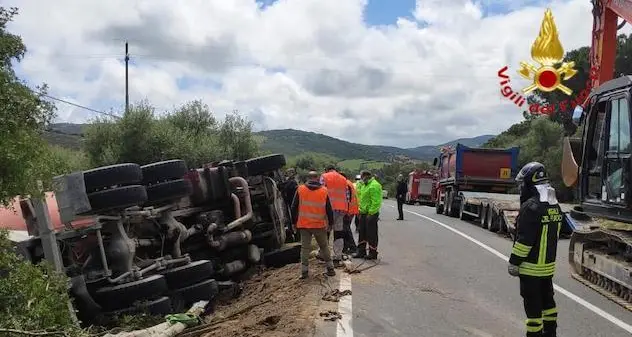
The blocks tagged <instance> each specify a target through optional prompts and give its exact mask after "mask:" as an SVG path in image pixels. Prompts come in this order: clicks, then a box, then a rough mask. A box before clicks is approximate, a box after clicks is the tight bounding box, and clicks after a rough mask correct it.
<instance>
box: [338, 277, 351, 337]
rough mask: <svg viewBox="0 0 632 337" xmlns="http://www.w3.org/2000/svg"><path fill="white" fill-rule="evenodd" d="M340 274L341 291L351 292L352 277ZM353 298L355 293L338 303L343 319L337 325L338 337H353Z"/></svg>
mask: <svg viewBox="0 0 632 337" xmlns="http://www.w3.org/2000/svg"><path fill="white" fill-rule="evenodd" d="M340 274H341V275H340V285H339V290H340V291H345V290H349V291H351V275H349V274H347V273H345V272H344V271H341V272H340ZM352 296H353V293H352V294H351V295H347V296H342V297H340V301H339V302H338V312H339V313H340V315H341V316H342V318H341V319H340V320H339V321H338V324H336V337H353V326H352V324H351V322H352V320H353V303H352Z"/></svg>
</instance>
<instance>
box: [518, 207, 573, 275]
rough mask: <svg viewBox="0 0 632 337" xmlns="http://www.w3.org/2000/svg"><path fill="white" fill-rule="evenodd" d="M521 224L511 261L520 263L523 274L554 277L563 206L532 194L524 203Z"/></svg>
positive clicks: (519, 218) (519, 217) (520, 216)
mask: <svg viewBox="0 0 632 337" xmlns="http://www.w3.org/2000/svg"><path fill="white" fill-rule="evenodd" d="M517 227H518V228H517V233H516V241H515V242H514V244H513V248H512V250H511V257H510V258H509V263H511V264H514V265H517V266H520V275H526V276H533V277H543V278H544V277H552V276H553V274H555V258H556V255H557V241H558V238H559V235H560V229H561V228H562V209H561V208H560V206H559V205H557V204H556V205H549V204H548V203H546V202H540V201H539V200H538V199H537V197H536V198H531V199H529V200H527V201H525V202H524V203H523V204H522V205H521V206H520V212H519V214H518V224H517Z"/></svg>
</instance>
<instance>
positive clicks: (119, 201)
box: [88, 185, 147, 214]
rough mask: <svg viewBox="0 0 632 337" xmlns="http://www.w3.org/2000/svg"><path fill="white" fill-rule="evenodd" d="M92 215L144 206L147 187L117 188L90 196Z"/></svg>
mask: <svg viewBox="0 0 632 337" xmlns="http://www.w3.org/2000/svg"><path fill="white" fill-rule="evenodd" d="M88 201H90V207H91V208H92V210H91V211H90V212H89V213H91V214H96V213H99V212H104V211H111V210H123V209H125V208H128V207H132V206H137V205H142V204H144V203H145V202H147V191H146V190H145V186H142V185H130V186H123V187H116V188H112V189H109V190H103V191H98V192H93V193H90V194H88Z"/></svg>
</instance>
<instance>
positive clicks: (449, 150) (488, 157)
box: [434, 144, 520, 235]
mask: <svg viewBox="0 0 632 337" xmlns="http://www.w3.org/2000/svg"><path fill="white" fill-rule="evenodd" d="M519 151H520V150H519V148H517V147H513V148H509V149H487V148H472V147H468V146H465V145H463V144H457V145H456V147H455V148H453V147H444V148H442V149H441V154H440V155H439V157H438V158H435V160H434V165H435V166H436V167H437V170H438V172H439V179H438V183H437V185H438V188H437V203H436V206H435V208H436V212H437V214H444V215H448V216H451V217H459V218H461V219H463V220H477V222H478V224H480V226H481V227H483V228H486V229H488V230H490V231H494V232H498V231H502V232H507V233H509V234H511V235H513V233H514V231H515V218H516V216H517V215H518V211H519V209H520V197H519V195H518V194H512V193H509V192H510V191H511V189H512V188H513V187H515V186H516V184H515V181H514V179H515V177H516V175H517V173H518V170H519V169H520V168H519V167H518V153H519Z"/></svg>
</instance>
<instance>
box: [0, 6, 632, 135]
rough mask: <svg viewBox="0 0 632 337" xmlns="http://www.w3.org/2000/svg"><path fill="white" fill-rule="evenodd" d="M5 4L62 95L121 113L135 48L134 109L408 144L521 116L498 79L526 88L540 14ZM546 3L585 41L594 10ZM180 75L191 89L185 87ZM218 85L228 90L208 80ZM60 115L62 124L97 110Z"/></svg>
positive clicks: (35, 68) (34, 71) (573, 38)
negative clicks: (388, 16)
mask: <svg viewBox="0 0 632 337" xmlns="http://www.w3.org/2000/svg"><path fill="white" fill-rule="evenodd" d="M514 2H515V3H514ZM514 2H512V6H516V3H519V2H521V1H514ZM527 2H528V3H533V2H534V1H527ZM540 2H541V1H540ZM3 3H5V4H4V5H5V6H11V5H14V6H18V7H20V14H19V16H18V17H17V18H16V20H15V22H14V23H13V24H12V25H11V26H10V28H11V29H12V31H13V32H15V33H18V34H20V35H21V36H22V37H23V38H24V41H25V43H26V44H27V47H28V48H29V53H28V55H27V57H26V59H25V60H24V61H23V62H22V65H21V69H22V74H24V75H26V76H27V77H28V78H29V80H30V81H31V83H33V84H36V83H40V82H46V83H48V84H49V85H50V86H51V88H52V92H51V93H52V94H53V95H56V96H58V97H71V99H72V101H73V102H81V103H82V104H84V105H88V106H92V107H98V108H102V109H108V108H109V107H110V105H114V107H115V108H119V107H120V106H121V105H122V103H123V101H124V66H123V63H122V54H123V51H124V49H123V41H124V40H125V39H127V40H129V41H130V53H131V54H132V59H133V63H134V64H133V66H132V67H131V68H130V89H131V90H130V96H131V100H132V101H137V100H140V99H145V98H146V99H148V100H149V101H150V102H152V103H153V104H154V105H155V106H156V107H158V108H159V109H168V108H171V107H173V106H174V105H178V104H181V103H184V102H186V101H188V100H191V99H203V100H204V101H205V102H206V103H207V104H209V105H210V106H211V107H212V108H214V109H215V110H216V111H217V112H218V114H220V115H222V114H223V113H225V112H228V111H231V110H233V109H237V110H239V111H240V112H241V113H243V114H248V115H249V116H250V117H251V119H253V120H254V121H256V122H257V123H258V125H259V126H260V127H266V128H298V129H304V130H309V131H315V132H321V133H325V134H328V135H331V136H334V137H339V138H343V139H346V140H350V141H354V142H361V143H369V144H384V145H396V146H410V147H412V146H418V145H422V144H437V143H440V142H443V141H448V140H451V139H455V138H458V137H467V136H476V135H480V134H486V133H497V132H500V131H502V130H504V129H506V128H507V127H508V126H510V125H511V124H512V123H515V122H517V121H519V120H520V119H521V118H522V117H521V113H520V111H519V110H518V109H517V108H515V107H514V106H513V105H512V104H511V103H510V102H508V101H506V100H505V99H502V97H501V96H500V93H499V86H498V79H497V77H496V72H497V71H498V69H500V68H501V67H502V66H504V65H509V66H510V68H511V67H513V68H511V75H512V81H513V79H514V78H515V81H516V82H519V79H518V76H517V75H514V74H515V70H516V67H517V64H518V62H519V61H520V60H528V59H530V57H529V54H530V47H531V43H532V42H533V40H534V39H535V37H536V35H537V33H538V31H539V27H540V22H541V20H542V17H543V13H544V7H542V5H537V6H532V7H525V8H522V9H515V10H514V11H512V12H510V13H508V14H506V15H494V16H488V17H483V12H484V11H483V6H484V5H489V4H490V3H496V4H497V3H498V1H497V0H488V1H483V2H482V4H481V3H480V1H479V2H477V3H473V2H471V1H468V0H423V1H418V5H417V8H416V9H415V10H414V11H413V12H412V13H411V14H413V16H414V18H415V19H416V20H419V21H410V20H408V19H403V18H400V19H399V20H397V23H396V24H394V25H391V26H386V27H368V26H367V25H366V24H365V23H364V22H363V16H362V15H363V10H364V6H365V4H366V0H345V1H340V0H300V1H299V0H279V1H278V2H276V3H275V4H274V5H272V6H269V7H267V8H266V9H265V10H263V9H261V7H260V6H259V5H257V4H256V3H255V1H253V0H231V1H226V0H212V1H211V0H187V1H183V0H180V1H174V0H170V1H167V0H137V1H129V0H128V1H122V0H110V1H107V2H105V1H99V2H94V1H81V0H56V1H39V0H5V1H3ZM521 3H522V2H521ZM536 3H539V2H536ZM549 6H550V7H551V8H552V10H553V14H554V16H555V20H556V24H557V27H558V29H559V31H560V39H561V41H562V44H563V46H564V48H565V49H566V50H571V49H574V48H577V47H580V46H585V45H589V43H590V30H591V27H592V19H591V5H590V3H589V2H588V1H585V0H570V1H553V2H552V3H550V4H549ZM626 30H627V31H628V32H629V29H627V28H626ZM266 68H267V69H271V68H274V69H282V70H283V71H282V72H274V71H270V70H266ZM182 78H188V79H189V80H191V81H193V82H195V83H193V84H192V85H190V86H188V87H186V89H180V88H179V87H178V84H177V81H178V79H182ZM210 80H213V81H216V82H219V83H221V84H222V85H221V88H219V89H218V88H213V87H210V86H204V85H201V84H199V83H204V82H207V81H210ZM518 84H524V85H526V83H524V82H522V83H518ZM518 84H516V86H518ZM104 102H107V103H104ZM104 104H107V106H103V105H104ZM58 106H59V107H60V119H62V120H70V121H82V120H84V119H85V117H86V116H91V115H93V113H90V112H85V111H81V110H77V109H74V108H72V107H68V106H62V104H61V103H60V104H58Z"/></svg>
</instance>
